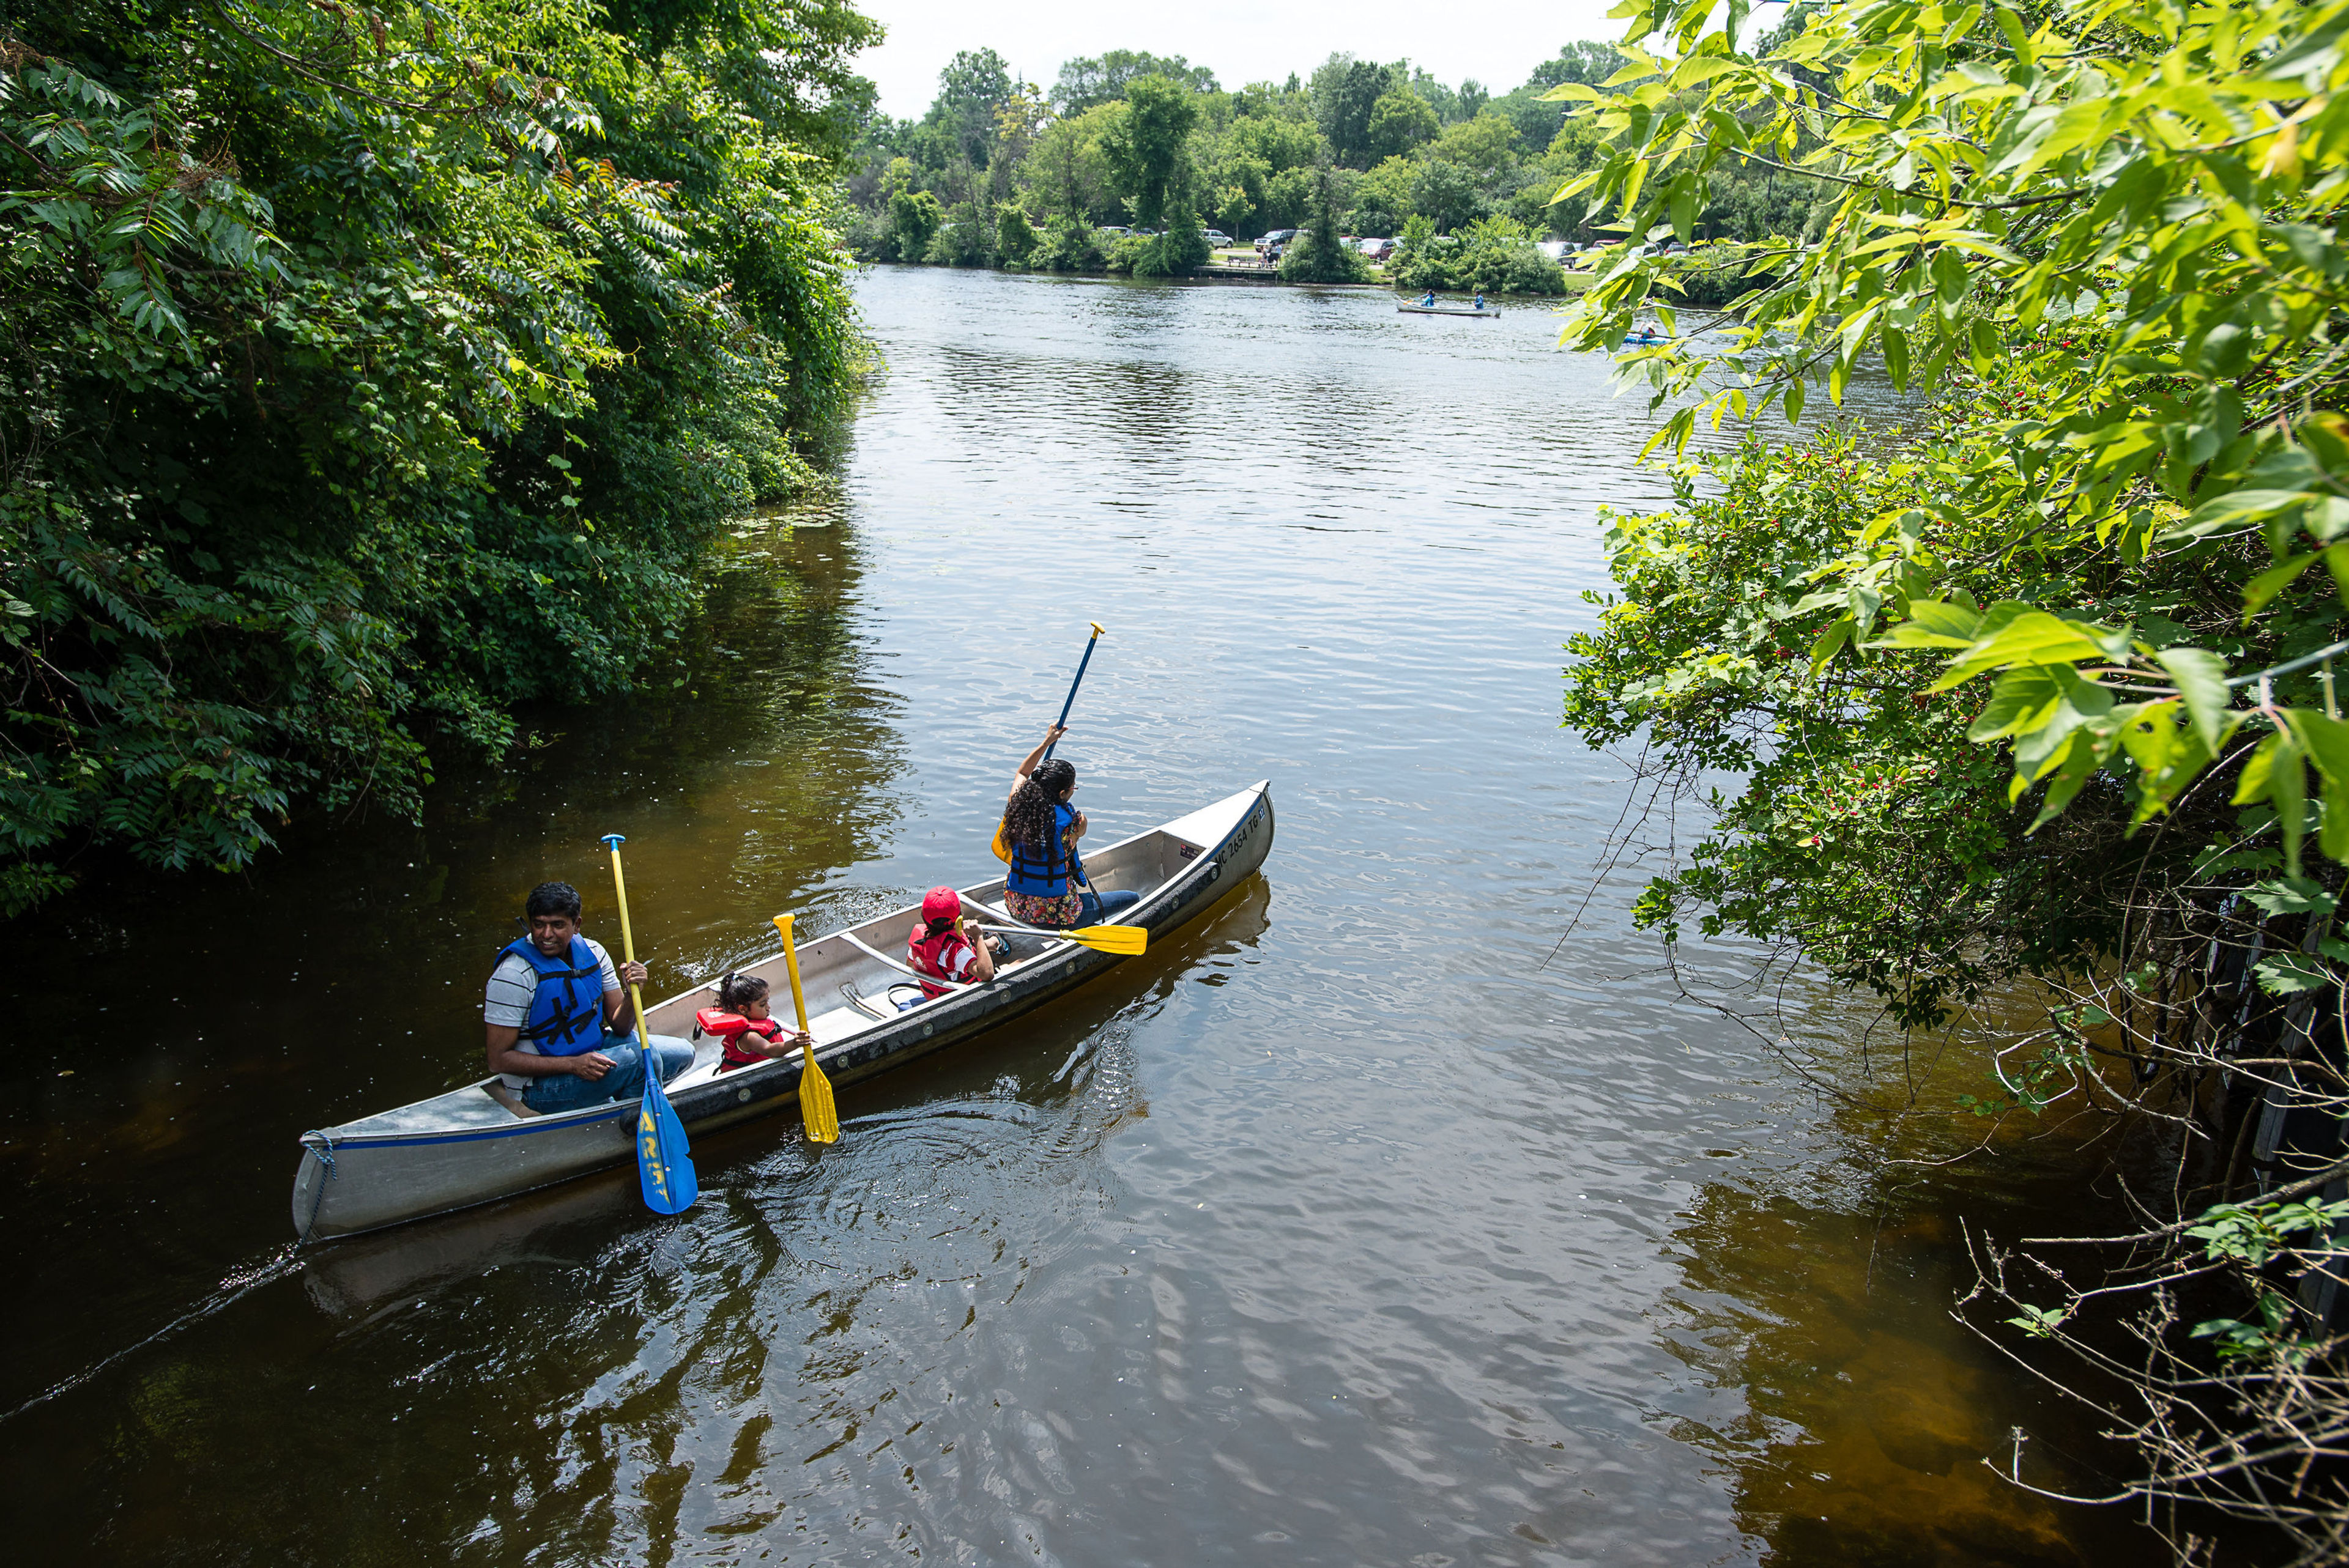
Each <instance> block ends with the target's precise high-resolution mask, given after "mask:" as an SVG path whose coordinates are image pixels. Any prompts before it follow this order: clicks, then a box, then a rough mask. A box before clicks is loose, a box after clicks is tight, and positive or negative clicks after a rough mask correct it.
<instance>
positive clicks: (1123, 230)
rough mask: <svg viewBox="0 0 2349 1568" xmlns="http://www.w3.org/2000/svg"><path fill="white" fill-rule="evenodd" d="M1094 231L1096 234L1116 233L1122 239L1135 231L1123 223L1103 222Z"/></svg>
mask: <svg viewBox="0 0 2349 1568" xmlns="http://www.w3.org/2000/svg"><path fill="white" fill-rule="evenodd" d="M1093 232H1094V233H1096V234H1115V235H1116V236H1117V237H1118V238H1119V239H1121V240H1122V239H1123V238H1125V236H1126V235H1128V234H1131V233H1133V230H1131V229H1129V228H1127V227H1126V226H1125V225H1124V224H1123V223H1103V224H1102V225H1100V226H1099V227H1098V228H1096V229H1094V230H1093Z"/></svg>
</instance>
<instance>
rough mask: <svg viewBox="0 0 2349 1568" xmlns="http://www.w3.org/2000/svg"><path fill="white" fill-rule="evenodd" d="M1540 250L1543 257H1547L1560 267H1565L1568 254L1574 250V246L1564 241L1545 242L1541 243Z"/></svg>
mask: <svg viewBox="0 0 2349 1568" xmlns="http://www.w3.org/2000/svg"><path fill="white" fill-rule="evenodd" d="M1539 249H1540V251H1541V253H1542V254H1543V255H1545V256H1547V257H1548V258H1549V259H1550V260H1551V261H1553V262H1556V263H1558V264H1559V265H1560V266H1564V265H1565V264H1566V253H1567V252H1568V251H1569V250H1571V249H1573V246H1571V245H1570V244H1568V242H1566V241H1564V240H1544V241H1542V242H1541V244H1540V246H1539Z"/></svg>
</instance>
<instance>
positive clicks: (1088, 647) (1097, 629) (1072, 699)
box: [1044, 621, 1102, 762]
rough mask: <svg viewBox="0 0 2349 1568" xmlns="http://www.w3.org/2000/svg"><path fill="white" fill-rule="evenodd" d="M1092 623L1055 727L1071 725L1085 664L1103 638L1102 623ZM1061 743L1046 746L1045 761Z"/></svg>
mask: <svg viewBox="0 0 2349 1568" xmlns="http://www.w3.org/2000/svg"><path fill="white" fill-rule="evenodd" d="M1092 629H1093V634H1092V636H1090V637H1087V638H1086V639H1085V656H1084V657H1083V658H1081V659H1079V660H1078V661H1077V678H1076V679H1074V680H1072V681H1071V682H1070V683H1069V700H1068V701H1066V702H1064V703H1062V704H1061V717H1059V718H1057V719H1055V720H1053V721H1052V727H1053V728H1054V729H1066V728H1067V727H1069V710H1070V709H1071V708H1072V707H1076V706H1077V688H1078V687H1079V686H1082V685H1084V684H1085V666H1086V665H1089V664H1092V662H1093V645H1094V644H1095V643H1098V642H1100V641H1101V640H1102V624H1101V623H1100V622H1099V621H1095V622H1093V623H1092ZM1060 744H1061V743H1060V742H1059V741H1057V740H1055V741H1053V742H1052V744H1051V746H1047V747H1046V748H1044V760H1045V761H1047V762H1050V760H1051V759H1052V748H1053V747H1056V746H1058V745H1060Z"/></svg>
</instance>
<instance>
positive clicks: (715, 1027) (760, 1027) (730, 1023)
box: [693, 1007, 783, 1072]
mask: <svg viewBox="0 0 2349 1568" xmlns="http://www.w3.org/2000/svg"><path fill="white" fill-rule="evenodd" d="M693 1021H694V1022H695V1023H697V1024H698V1025H700V1026H701V1032H702V1033H703V1034H705V1035H715V1036H717V1037H718V1040H719V1044H720V1045H722V1046H724V1047H726V1059H725V1060H723V1061H721V1062H719V1064H718V1070H719V1072H726V1071H729V1070H730V1069H731V1068H749V1067H756V1066H758V1065H759V1064H760V1063H761V1062H766V1061H772V1060H774V1058H773V1057H761V1056H754V1055H752V1054H751V1053H750V1052H749V1051H746V1050H744V1049H743V1048H742V1037H743V1036H744V1035H756V1036H758V1037H760V1038H761V1039H762V1040H771V1039H773V1038H774V1037H776V1036H777V1035H780V1034H781V1033H782V1032H783V1026H781V1024H779V1023H777V1022H775V1020H774V1019H772V1018H745V1017H743V1016H740V1014H737V1013H726V1012H720V1011H719V1009H718V1008H716V1007H704V1008H703V1009H701V1011H699V1012H698V1013H696V1014H695V1015H694V1016H693Z"/></svg>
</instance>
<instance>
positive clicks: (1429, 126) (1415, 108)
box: [1362, 88, 1443, 158]
mask: <svg viewBox="0 0 2349 1568" xmlns="http://www.w3.org/2000/svg"><path fill="white" fill-rule="evenodd" d="M1441 129H1443V122H1442V121H1441V120H1439V119H1436V117H1435V110H1434V109H1433V108H1430V107H1429V106H1428V102H1427V100H1426V99H1425V98H1421V97H1420V96H1419V95H1418V94H1417V93H1415V92H1413V91H1412V90H1411V89H1410V88H1395V89H1393V90H1392V91H1391V92H1388V93H1385V94H1383V95H1382V96H1381V98H1379V100H1378V102H1376V103H1374V104H1372V105H1371V118H1370V122H1369V124H1368V125H1367V127H1365V129H1364V130H1363V133H1362V150H1363V151H1364V153H1366V154H1367V155H1368V156H1370V157H1371V158H1395V157H1402V156H1405V155H1408V154H1409V153H1410V152H1411V151H1412V150H1413V149H1414V148H1416V147H1417V146H1419V144H1420V143H1422V142H1423V141H1432V140H1433V139H1434V138H1435V133H1436V132H1437V131H1439V130H1441Z"/></svg>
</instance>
